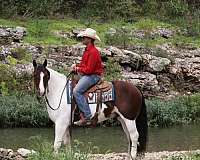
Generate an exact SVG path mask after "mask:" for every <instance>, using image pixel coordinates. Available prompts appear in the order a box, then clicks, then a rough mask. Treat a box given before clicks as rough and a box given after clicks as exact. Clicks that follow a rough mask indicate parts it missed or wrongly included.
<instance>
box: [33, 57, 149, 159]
mask: <svg viewBox="0 0 200 160" xmlns="http://www.w3.org/2000/svg"><path fill="white" fill-rule="evenodd" d="M33 66H34V84H35V88H36V91H37V94H38V95H40V96H45V97H46V101H47V102H48V103H47V111H48V114H49V117H50V119H51V120H52V121H53V122H54V123H55V140H54V151H55V152H57V151H58V149H59V148H60V147H61V144H62V143H63V144H64V145H66V146H69V145H70V130H69V128H70V125H71V112H72V110H71V105H70V104H69V103H68V102H67V96H66V95H62V94H63V91H64V92H65V93H66V92H67V90H66V83H67V78H66V76H65V75H63V74H60V73H58V72H56V71H54V70H52V69H50V68H47V60H45V61H44V63H43V64H37V63H36V61H35V60H34V61H33ZM112 83H113V86H114V90H115V100H114V101H112V102H105V103H103V104H102V107H101V108H100V110H99V114H98V123H99V122H102V121H105V120H107V119H109V118H113V117H116V118H117V119H118V120H119V121H120V122H121V124H122V127H123V130H124V132H125V133H126V136H127V139H128V143H129V146H128V153H129V154H130V159H135V158H136V156H137V153H144V152H145V150H146V142H147V131H148V126H147V113H146V105H145V101H144V97H143V95H142V93H141V92H140V91H139V90H138V89H137V88H136V87H135V86H134V85H132V84H131V83H128V82H125V81H113V82H112ZM49 106H51V107H49ZM96 106H97V105H96V104H90V109H91V112H92V115H94V114H95V112H96Z"/></svg>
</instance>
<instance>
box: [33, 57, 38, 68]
mask: <svg viewBox="0 0 200 160" xmlns="http://www.w3.org/2000/svg"><path fill="white" fill-rule="evenodd" d="M33 67H34V68H36V67H37V63H36V60H35V59H34V60H33Z"/></svg>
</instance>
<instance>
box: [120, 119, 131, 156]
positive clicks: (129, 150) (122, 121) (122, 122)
mask: <svg viewBox="0 0 200 160" xmlns="http://www.w3.org/2000/svg"><path fill="white" fill-rule="evenodd" d="M117 119H118V121H120V123H121V125H122V128H123V130H124V132H125V134H126V137H127V140H128V154H129V155H130V153H131V141H130V134H129V132H128V129H127V127H126V124H125V122H124V120H123V119H122V118H121V117H118V118H117Z"/></svg>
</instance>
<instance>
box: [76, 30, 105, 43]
mask: <svg viewBox="0 0 200 160" xmlns="http://www.w3.org/2000/svg"><path fill="white" fill-rule="evenodd" d="M77 37H89V38H92V39H97V40H99V41H101V39H100V38H99V36H98V35H97V33H96V31H95V30H94V29H92V28H87V29H86V30H85V31H82V32H80V33H79V34H78V35H77Z"/></svg>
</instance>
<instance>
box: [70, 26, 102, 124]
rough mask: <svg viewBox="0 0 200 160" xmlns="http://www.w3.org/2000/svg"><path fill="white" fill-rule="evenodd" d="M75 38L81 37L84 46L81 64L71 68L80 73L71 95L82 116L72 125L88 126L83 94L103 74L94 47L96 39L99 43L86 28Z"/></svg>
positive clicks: (95, 35)
mask: <svg viewBox="0 0 200 160" xmlns="http://www.w3.org/2000/svg"><path fill="white" fill-rule="evenodd" d="M77 36H78V37H81V41H82V43H83V44H84V45H86V48H85V51H84V52H83V55H82V59H81V62H80V63H79V64H73V65H72V66H71V70H72V71H76V72H78V73H80V80H79V81H78V84H77V85H76V86H75V88H74V90H73V95H74V97H75V100H76V103H77V105H78V108H79V109H80V111H81V112H82V113H83V115H84V116H81V119H80V120H79V121H77V122H74V124H76V125H79V126H81V125H90V124H91V118H92V114H91V111H90V107H89V104H88V103H87V100H86V98H85V96H84V95H83V93H84V92H85V91H86V90H87V89H88V88H90V87H91V86H93V85H94V84H96V83H97V82H98V81H99V80H100V79H101V78H100V76H101V74H102V72H103V67H102V61H101V56H100V53H99V51H98V50H97V49H96V47H95V45H94V41H95V40H96V39H97V40H99V41H100V38H99V37H98V36H97V34H96V31H95V30H94V29H91V28H87V29H86V30H85V31H82V32H81V33H79V34H78V35H77Z"/></svg>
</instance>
